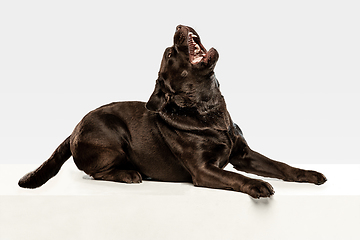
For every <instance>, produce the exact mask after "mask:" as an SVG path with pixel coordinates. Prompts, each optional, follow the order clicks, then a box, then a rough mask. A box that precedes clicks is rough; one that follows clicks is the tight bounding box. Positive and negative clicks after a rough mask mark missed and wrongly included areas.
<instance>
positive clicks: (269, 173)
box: [230, 147, 326, 185]
mask: <svg viewBox="0 0 360 240" xmlns="http://www.w3.org/2000/svg"><path fill="white" fill-rule="evenodd" d="M230 163H231V164H232V165H233V166H234V167H235V169H237V170H239V171H243V172H247V173H253V174H256V175H260V176H264V177H271V178H278V179H282V180H284V181H289V182H308V183H314V184H317V185H320V184H323V183H325V182H326V178H325V176H324V175H323V174H321V173H319V172H316V171H311V170H304V169H299V168H294V167H291V166H289V165H287V164H285V163H282V162H278V161H275V160H272V159H269V158H267V157H265V156H263V155H261V154H260V153H257V152H255V151H253V150H251V149H250V148H248V147H246V148H245V149H244V150H243V152H242V154H235V155H233V156H232V157H231V159H230Z"/></svg>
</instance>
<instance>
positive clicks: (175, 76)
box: [18, 25, 326, 198]
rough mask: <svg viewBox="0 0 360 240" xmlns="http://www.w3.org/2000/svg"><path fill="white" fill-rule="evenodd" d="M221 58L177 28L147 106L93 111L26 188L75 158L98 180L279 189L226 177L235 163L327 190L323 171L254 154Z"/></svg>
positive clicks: (258, 194)
mask: <svg viewBox="0 0 360 240" xmlns="http://www.w3.org/2000/svg"><path fill="white" fill-rule="evenodd" d="M218 58H219V54H218V52H217V50H215V49H214V48H211V49H209V50H208V51H207V50H206V48H205V47H204V46H203V45H202V43H201V41H200V36H199V34H198V33H197V32H196V31H195V30H194V29H193V28H191V27H187V26H182V25H179V26H177V28H176V32H175V35H174V44H173V46H171V47H168V48H166V50H165V52H164V55H163V58H162V61H161V66H160V71H159V73H158V79H157V80H156V84H155V89H154V92H153V93H152V95H151V96H150V99H149V100H148V102H147V103H145V102H116V103H111V104H108V105H105V106H102V107H100V108H97V109H95V110H93V111H91V112H90V113H88V114H87V115H86V116H85V117H84V118H83V119H82V120H81V121H80V123H79V124H78V125H77V126H76V127H75V129H74V131H73V132H72V134H71V135H70V136H69V137H68V138H67V139H66V140H65V141H64V142H63V143H61V144H60V146H59V147H58V148H57V149H56V150H55V151H54V153H53V154H52V155H51V157H50V158H49V159H48V160H47V161H45V162H44V163H43V164H42V165H41V166H40V167H39V168H37V169H36V170H35V171H33V172H30V173H28V174H26V175H25V176H24V177H22V178H21V179H20V181H19V183H18V184H19V186H20V187H23V188H37V187H40V186H41V185H43V184H44V183H45V182H47V181H48V180H49V179H50V178H52V177H53V176H55V175H56V174H57V173H58V172H59V170H60V168H61V166H62V165H63V164H64V163H65V161H66V160H68V159H69V158H70V157H71V156H72V157H73V160H74V162H75V164H76V166H77V167H78V168H79V169H80V170H82V171H84V172H85V173H86V174H88V175H90V176H91V177H92V178H93V179H95V180H105V181H115V182H124V183H141V182H142V180H146V179H152V180H157V181H169V182H191V183H193V185H195V186H199V187H208V188H216V189H227V190H233V191H238V192H243V193H246V194H248V195H250V196H251V197H252V198H263V197H264V198H265V197H270V196H272V195H273V194H274V189H273V187H272V186H271V185H270V184H269V183H267V182H265V181H262V180H258V179H252V178H249V177H246V176H243V175H241V174H238V173H235V172H231V171H226V170H224V167H225V166H226V165H227V164H228V163H230V164H232V165H233V166H234V168H235V169H236V170H239V171H243V172H247V173H253V174H257V175H261V176H265V177H271V178H278V179H282V180H284V181H290V182H307V183H314V184H317V185H320V184H323V183H325V182H326V178H325V176H324V175H323V174H321V173H319V172H315V171H309V170H303V169H298V168H294V167H291V166H289V165H287V164H285V163H281V162H278V161H274V160H271V159H269V158H267V157H265V156H263V155H261V154H259V153H257V152H255V151H253V150H251V149H250V147H249V146H248V144H247V142H246V140H245V139H244V136H243V134H242V131H241V130H240V128H239V127H238V126H237V125H236V124H235V123H234V122H233V121H232V119H231V117H230V114H229V113H228V111H227V109H226V104H225V100H224V98H223V96H222V95H221V92H220V88H219V82H218V80H217V79H216V77H215V74H214V68H215V65H216V63H217V61H218Z"/></svg>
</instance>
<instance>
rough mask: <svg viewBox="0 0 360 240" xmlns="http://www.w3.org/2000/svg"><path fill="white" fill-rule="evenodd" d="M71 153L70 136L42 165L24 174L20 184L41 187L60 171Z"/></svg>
mask: <svg viewBox="0 0 360 240" xmlns="http://www.w3.org/2000/svg"><path fill="white" fill-rule="evenodd" d="M71 155H72V154H71V151H70V137H68V138H67V139H66V140H65V141H64V142H63V143H61V144H60V146H59V147H58V148H57V149H56V150H55V151H54V153H53V154H52V155H51V157H50V158H49V159H48V160H46V161H45V162H44V163H43V164H42V165H41V166H40V167H38V168H37V169H36V170H35V171H32V172H30V173H28V174H26V175H25V176H23V177H22V178H21V179H20V180H19V183H18V184H19V186H20V187H23V188H37V187H40V186H41V185H43V184H44V183H46V182H47V181H48V180H49V179H50V178H52V177H54V176H55V175H56V174H57V173H58V172H59V170H60V168H61V166H62V165H63V164H64V163H65V162H66V160H68V159H69V158H70V157H71Z"/></svg>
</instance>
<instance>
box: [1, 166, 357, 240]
mask: <svg viewBox="0 0 360 240" xmlns="http://www.w3.org/2000/svg"><path fill="white" fill-rule="evenodd" d="M297 166H298V167H303V168H307V169H312V170H317V171H320V172H322V173H324V174H325V176H326V177H327V178H328V181H327V182H326V183H325V184H324V185H322V186H315V185H311V184H299V183H287V182H283V181H279V180H274V179H265V180H266V181H268V182H270V183H271V184H272V185H273V187H274V188H275V195H274V196H273V197H272V198H270V199H261V200H254V199H252V198H250V197H249V196H247V195H245V194H242V193H237V192H231V191H225V190H214V189H206V188H196V187H193V186H192V185H191V184H185V183H163V182H149V181H144V182H143V183H142V184H120V183H111V182H101V181H94V180H91V179H89V178H87V177H86V175H85V174H84V173H83V172H80V171H79V170H77V168H76V167H75V165H74V164H73V163H72V161H68V162H67V163H66V164H65V165H64V166H63V168H62V169H61V171H60V173H59V174H58V175H57V176H56V177H55V178H53V179H51V180H50V181H49V182H48V183H46V184H45V185H44V186H43V187H41V188H39V189H35V190H27V189H21V188H19V187H18V186H17V181H18V180H19V178H20V177H22V175H24V174H25V173H27V172H29V171H31V170H33V169H34V168H36V167H37V166H35V165H0V240H8V239H9V240H10V239H11V240H12V239H36V240H41V239H147V240H151V239H156V240H158V239H219V240H220V239H224V240H229V239H267V240H269V239H291V240H293V239H302V240H303V239H346V240H349V239H359V234H358V227H359V225H360V188H359V183H360V181H359V172H360V165H297ZM231 169H232V168H231V167H228V170H231Z"/></svg>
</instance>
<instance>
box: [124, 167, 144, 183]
mask: <svg viewBox="0 0 360 240" xmlns="http://www.w3.org/2000/svg"><path fill="white" fill-rule="evenodd" d="M121 182H125V183H141V182H142V177H141V174H140V173H139V172H137V171H132V170H129V171H123V172H122V173H121Z"/></svg>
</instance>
